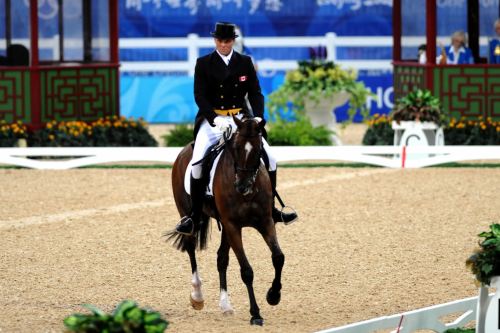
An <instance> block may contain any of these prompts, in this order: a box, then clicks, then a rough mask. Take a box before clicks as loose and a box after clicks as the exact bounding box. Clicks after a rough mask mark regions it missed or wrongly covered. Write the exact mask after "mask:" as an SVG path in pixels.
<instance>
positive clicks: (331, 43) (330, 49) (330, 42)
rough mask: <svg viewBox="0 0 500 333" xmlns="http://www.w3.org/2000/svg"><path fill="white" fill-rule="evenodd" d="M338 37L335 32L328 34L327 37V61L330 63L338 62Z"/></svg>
mask: <svg viewBox="0 0 500 333" xmlns="http://www.w3.org/2000/svg"><path fill="white" fill-rule="evenodd" d="M336 38H337V35H336V34H335V33H334V32H328V33H327V34H326V35H325V39H326V59H327V60H329V61H333V62H335V61H337V45H335V44H336V41H335V40H336Z"/></svg>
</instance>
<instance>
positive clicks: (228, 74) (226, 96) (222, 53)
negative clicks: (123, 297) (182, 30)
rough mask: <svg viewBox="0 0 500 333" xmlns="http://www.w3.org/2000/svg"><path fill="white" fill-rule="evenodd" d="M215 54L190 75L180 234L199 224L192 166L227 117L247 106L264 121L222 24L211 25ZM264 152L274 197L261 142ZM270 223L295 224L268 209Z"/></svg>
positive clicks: (229, 30)
mask: <svg viewBox="0 0 500 333" xmlns="http://www.w3.org/2000/svg"><path fill="white" fill-rule="evenodd" d="M211 34H212V36H213V37H214V42H215V50H214V51H213V52H212V53H210V54H208V55H205V56H203V57H200V58H198V59H197V61H196V67H195V73H194V98H195V101H196V104H197V105H198V108H199V110H198V114H197V115H196V120H195V126H194V137H195V145H194V149H193V157H192V160H191V165H192V170H191V188H190V192H191V203H192V205H191V207H192V208H191V214H190V215H189V216H184V217H183V218H182V219H181V221H180V222H179V223H178V224H177V226H176V231H177V232H178V233H180V234H185V235H192V234H193V232H194V229H195V226H196V225H198V224H199V223H200V218H201V213H202V210H203V198H204V196H205V193H204V192H205V189H204V184H203V180H202V179H201V178H202V166H201V163H200V164H196V162H197V161H199V160H201V159H202V158H203V156H204V155H205V152H206V150H207V149H208V147H210V146H211V145H212V144H214V143H216V142H218V141H219V139H220V138H221V137H222V133H224V131H225V130H226V129H227V128H228V127H230V126H232V127H233V128H235V127H236V125H235V124H234V120H233V119H232V115H237V117H239V118H240V119H241V118H242V117H243V115H247V116H249V115H250V112H249V110H248V106H247V103H246V102H245V100H246V98H245V97H247V98H248V102H249V104H250V107H251V109H252V111H253V115H254V116H256V117H261V118H264V96H263V95H262V93H261V89H260V84H259V79H258V78H257V73H256V71H255V68H254V65H253V63H252V59H251V58H250V57H249V56H245V55H242V54H239V53H238V52H236V51H234V50H233V45H234V41H235V39H236V38H237V37H238V35H237V34H236V32H235V25H234V24H232V23H228V22H218V23H216V24H215V31H214V32H212V33H211ZM262 141H263V145H264V150H265V151H266V153H267V155H268V159H269V170H268V172H269V178H270V179H271V185H272V188H273V193H276V168H277V165H276V159H275V158H274V156H273V155H272V154H271V151H270V149H269V144H268V143H267V142H266V140H265V139H264V138H263V139H262ZM272 211H273V219H274V221H275V222H284V223H285V224H290V223H292V222H294V221H295V220H296V219H297V214H296V213H284V212H281V211H279V210H278V209H277V208H276V207H274V206H273V210H272Z"/></svg>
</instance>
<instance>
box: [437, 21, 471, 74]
mask: <svg viewBox="0 0 500 333" xmlns="http://www.w3.org/2000/svg"><path fill="white" fill-rule="evenodd" d="M466 45H467V41H466V37H465V32H463V31H462V30H458V31H455V32H454V33H453V34H452V35H451V45H449V46H446V48H445V49H444V51H445V54H446V64H448V65H463V64H473V63H474V57H473V56H472V51H471V49H469V48H468V47H467V46H466ZM442 57H443V55H440V56H439V57H438V61H437V62H438V63H442V62H441V59H442Z"/></svg>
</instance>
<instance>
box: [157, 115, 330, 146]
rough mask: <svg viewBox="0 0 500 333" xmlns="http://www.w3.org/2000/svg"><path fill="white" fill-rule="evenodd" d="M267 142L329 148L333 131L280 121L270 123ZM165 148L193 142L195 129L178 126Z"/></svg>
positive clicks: (301, 122) (303, 121) (307, 123)
mask: <svg viewBox="0 0 500 333" xmlns="http://www.w3.org/2000/svg"><path fill="white" fill-rule="evenodd" d="M268 124H269V125H268V126H266V127H268V128H269V129H268V131H267V142H268V143H269V144H270V145H271V146H328V145H331V144H332V140H331V134H332V131H330V130H329V129H327V128H326V127H324V126H319V127H313V125H312V124H311V122H310V121H309V120H308V119H305V118H304V119H301V120H297V121H293V122H285V121H283V120H279V121H277V122H273V123H268ZM163 139H164V142H165V146H169V147H183V146H185V145H186V144H188V143H189V142H191V141H192V140H193V127H192V126H187V125H177V126H175V128H174V129H173V130H172V131H170V133H168V134H166V135H164V136H163Z"/></svg>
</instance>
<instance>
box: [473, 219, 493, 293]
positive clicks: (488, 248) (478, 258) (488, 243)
mask: <svg viewBox="0 0 500 333" xmlns="http://www.w3.org/2000/svg"><path fill="white" fill-rule="evenodd" d="M478 236H479V237H482V238H484V239H483V241H481V242H480V243H479V248H478V249H476V250H475V251H474V253H473V254H472V255H471V256H470V257H469V259H467V261H466V264H467V267H469V269H470V270H471V271H472V273H473V274H474V276H475V277H476V280H477V281H478V282H479V283H481V284H482V285H485V286H487V285H490V283H491V280H492V278H493V277H494V276H500V224H492V225H490V230H489V231H485V232H482V233H480V234H479V235H478Z"/></svg>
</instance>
